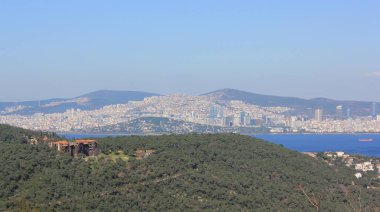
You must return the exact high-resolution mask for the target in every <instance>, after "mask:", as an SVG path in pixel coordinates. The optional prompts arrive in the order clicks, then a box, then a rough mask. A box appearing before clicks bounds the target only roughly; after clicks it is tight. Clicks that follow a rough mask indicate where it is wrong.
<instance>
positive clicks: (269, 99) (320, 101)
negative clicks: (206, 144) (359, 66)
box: [203, 89, 372, 116]
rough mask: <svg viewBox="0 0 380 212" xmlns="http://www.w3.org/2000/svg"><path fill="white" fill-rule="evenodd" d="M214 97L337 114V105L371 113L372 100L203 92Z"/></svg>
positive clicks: (357, 111)
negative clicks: (318, 109) (320, 109)
mask: <svg viewBox="0 0 380 212" xmlns="http://www.w3.org/2000/svg"><path fill="white" fill-rule="evenodd" d="M203 95H204V96H208V97H210V98H213V99H214V100H215V101H219V102H224V101H230V100H240V101H243V102H245V103H249V104H254V105H259V106H263V107H275V106H283V107H290V108H294V109H295V111H294V112H295V113H296V114H299V113H307V112H308V109H311V110H314V109H317V108H322V109H323V110H324V111H325V113H326V114H335V111H336V106H338V105H342V106H343V107H344V108H345V109H347V108H350V111H351V113H352V114H355V115H362V116H365V115H371V112H372V102H366V101H344V100H333V99H327V98H313V99H303V98H298V97H281V96H273V95H263V94H256V93H251V92H247V91H241V90H236V89H222V90H217V91H213V92H210V93H206V94H203Z"/></svg>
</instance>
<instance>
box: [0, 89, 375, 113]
mask: <svg viewBox="0 0 380 212" xmlns="http://www.w3.org/2000/svg"><path fill="white" fill-rule="evenodd" d="M151 96H160V94H156V93H149V92H141V91H114V90H99V91H95V92H91V93H88V94H84V95H80V96H78V97H74V98H68V99H64V98H54V99H47V100H41V101H25V102H0V115H11V114H18V115H32V114H34V113H47V114H48V113H61V112H64V111H66V110H67V109H71V108H73V109H81V110H95V109H99V108H101V107H104V106H106V105H113V104H126V103H128V102H129V101H141V100H143V99H144V98H146V97H151ZM201 96H208V97H209V98H211V99H213V100H214V101H215V102H218V103H222V104H223V103H224V102H226V101H231V100H240V101H243V102H245V103H248V104H254V105H258V106H263V107H276V106H283V107H290V108H294V111H293V112H292V114H294V115H299V114H308V115H310V113H312V112H313V110H315V109H317V108H322V109H323V110H324V113H325V114H326V115H333V114H335V111H336V106H338V105H342V106H343V109H344V113H346V110H347V109H348V108H349V109H350V111H351V113H352V114H353V115H360V116H369V115H371V113H372V102H368V101H344V100H333V99H327V98H314V99H303V98H298V97H282V96H274V95H264V94H257V93H252V92H247V91H241V90H236V89H221V90H217V91H213V92H210V93H206V94H202V95H201Z"/></svg>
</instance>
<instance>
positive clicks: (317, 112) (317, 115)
mask: <svg viewBox="0 0 380 212" xmlns="http://www.w3.org/2000/svg"><path fill="white" fill-rule="evenodd" d="M314 119H315V120H316V121H322V119H323V110H322V109H316V110H315V111H314Z"/></svg>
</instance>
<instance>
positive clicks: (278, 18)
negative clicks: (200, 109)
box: [0, 0, 380, 102]
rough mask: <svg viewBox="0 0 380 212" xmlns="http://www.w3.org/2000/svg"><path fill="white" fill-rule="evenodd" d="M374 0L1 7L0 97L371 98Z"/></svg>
mask: <svg viewBox="0 0 380 212" xmlns="http://www.w3.org/2000/svg"><path fill="white" fill-rule="evenodd" d="M378 8H380V2H379V1H360V2H358V1H352V0H349V1H346V0H339V1H333V2H330V1H329V2H327V1H323V2H322V1H318V2H304V1H292V2H284V1H272V2H270V3H269V2H253V1H207V2H205V1H191V2H182V1H181V2H178V1H162V2H156V1H154V2H153V1H138V2H125V1H112V2H105V1H89V0H86V1H60V2H58V1H42V0H39V1H7V0H6V1H1V2H0V18H1V19H2V20H6V21H3V22H1V23H0V76H1V77H0V90H1V92H0V101H2V102H4V101H25V100H38V99H49V98H72V97H75V96H78V95H82V94H85V93H89V92H92V91H96V90H102V89H107V90H137V91H144V92H153V93H160V94H169V93H186V94H191V95H198V94H203V93H207V92H211V91H215V90H218V89H223V88H232V89H238V90H243V91H248V92H253V93H259V94H267V95H276V96H291V97H300V98H306V99H310V98H317V97H324V98H330V99H339V100H358V101H359V100H365V101H377V102H380V96H379V95H378V94H377V92H376V91H379V90H380V63H379V55H380V13H379V9H378Z"/></svg>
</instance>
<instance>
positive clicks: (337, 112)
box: [335, 105, 343, 120]
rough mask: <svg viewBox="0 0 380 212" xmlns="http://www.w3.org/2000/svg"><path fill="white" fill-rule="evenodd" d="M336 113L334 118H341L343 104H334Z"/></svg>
mask: <svg viewBox="0 0 380 212" xmlns="http://www.w3.org/2000/svg"><path fill="white" fill-rule="evenodd" d="M335 109H336V114H335V118H336V119H337V120H343V106H342V105H338V106H336V108H335Z"/></svg>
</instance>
